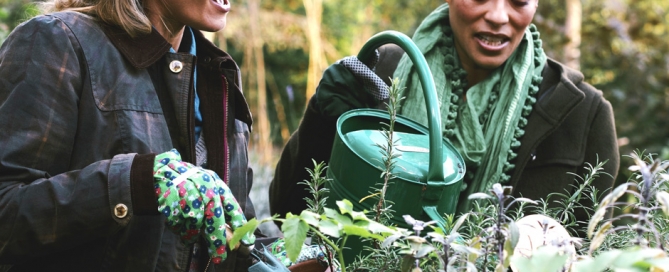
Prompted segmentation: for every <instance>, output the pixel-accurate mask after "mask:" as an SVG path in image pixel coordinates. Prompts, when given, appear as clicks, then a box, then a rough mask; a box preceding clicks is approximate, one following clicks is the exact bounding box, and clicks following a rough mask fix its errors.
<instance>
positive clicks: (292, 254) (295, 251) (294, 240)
mask: <svg viewBox="0 0 669 272" xmlns="http://www.w3.org/2000/svg"><path fill="white" fill-rule="evenodd" d="M281 231H282V232H283V235H284V238H285V241H286V253H287V254H288V258H289V259H290V261H292V262H295V261H296V260H297V257H299V256H300V251H302V245H303V244H304V240H306V239H307V231H309V225H307V223H306V222H304V220H302V219H301V218H300V217H297V216H294V215H292V214H290V213H288V214H287V215H286V220H285V221H283V225H281Z"/></svg>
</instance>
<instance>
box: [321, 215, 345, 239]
mask: <svg viewBox="0 0 669 272" xmlns="http://www.w3.org/2000/svg"><path fill="white" fill-rule="evenodd" d="M318 230H319V231H320V232H322V233H323V234H325V235H328V236H331V237H335V238H339V237H341V234H342V233H341V232H342V230H341V227H340V225H339V224H337V222H335V221H333V220H332V219H325V220H321V222H320V224H319V226H318Z"/></svg>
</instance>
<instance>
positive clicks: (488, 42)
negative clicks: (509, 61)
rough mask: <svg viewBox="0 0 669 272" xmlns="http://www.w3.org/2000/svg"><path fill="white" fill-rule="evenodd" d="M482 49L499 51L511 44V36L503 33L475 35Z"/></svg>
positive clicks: (493, 51)
mask: <svg viewBox="0 0 669 272" xmlns="http://www.w3.org/2000/svg"><path fill="white" fill-rule="evenodd" d="M474 38H475V39H476V41H477V42H478V43H479V45H480V46H481V48H482V49H483V50H482V51H484V52H485V51H490V52H491V53H495V52H499V51H501V50H503V49H504V48H505V47H506V46H508V45H509V41H510V38H509V37H508V36H506V35H503V34H494V33H479V34H476V35H474Z"/></svg>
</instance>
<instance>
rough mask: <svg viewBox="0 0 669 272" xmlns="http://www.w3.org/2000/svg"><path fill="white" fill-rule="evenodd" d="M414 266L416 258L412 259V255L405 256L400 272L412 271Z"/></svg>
mask: <svg viewBox="0 0 669 272" xmlns="http://www.w3.org/2000/svg"><path fill="white" fill-rule="evenodd" d="M413 266H414V258H412V257H411V256H410V255H408V254H407V255H404V258H402V262H401V263H400V271H402V272H408V271H411V268H412V267H413Z"/></svg>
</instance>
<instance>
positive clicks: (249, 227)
mask: <svg viewBox="0 0 669 272" xmlns="http://www.w3.org/2000/svg"><path fill="white" fill-rule="evenodd" d="M258 224H259V223H258V220H256V219H255V218H253V219H251V220H249V221H248V222H246V224H244V225H242V226H241V227H239V228H237V229H236V230H235V231H234V232H233V234H232V239H230V245H229V247H230V248H235V247H236V246H237V244H239V240H241V239H242V237H244V235H246V234H248V233H253V232H254V231H255V230H256V228H257V227H258Z"/></svg>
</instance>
